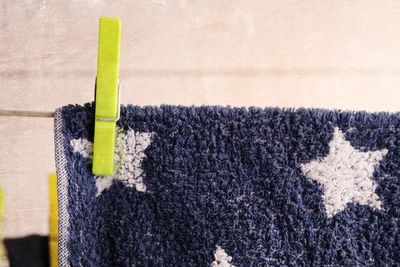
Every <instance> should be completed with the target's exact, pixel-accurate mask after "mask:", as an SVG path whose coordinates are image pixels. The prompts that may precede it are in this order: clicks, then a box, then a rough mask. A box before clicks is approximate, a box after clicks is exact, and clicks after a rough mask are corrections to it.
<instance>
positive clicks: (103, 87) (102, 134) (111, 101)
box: [92, 17, 121, 175]
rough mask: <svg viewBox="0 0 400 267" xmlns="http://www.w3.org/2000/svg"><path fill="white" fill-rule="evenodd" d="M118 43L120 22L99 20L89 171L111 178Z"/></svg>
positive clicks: (117, 78)
mask: <svg viewBox="0 0 400 267" xmlns="http://www.w3.org/2000/svg"><path fill="white" fill-rule="evenodd" d="M120 40H121V21H120V19H119V18H107V17H100V20H99V47H98V59H97V79H96V111H95V127H94V144H93V168H92V171H93V173H94V174H97V175H112V174H113V172H114V148H115V136H116V129H115V126H116V123H115V121H112V119H116V117H117V114H118V109H119V99H118V97H119V94H118V80H119V54H120V53H119V50H120ZM101 119H111V120H110V121H101Z"/></svg>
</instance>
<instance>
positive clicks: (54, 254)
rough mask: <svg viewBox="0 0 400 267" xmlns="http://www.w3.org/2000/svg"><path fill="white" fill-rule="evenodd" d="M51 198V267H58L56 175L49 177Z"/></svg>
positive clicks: (52, 174)
mask: <svg viewBox="0 0 400 267" xmlns="http://www.w3.org/2000/svg"><path fill="white" fill-rule="evenodd" d="M49 196H50V199H49V200H50V201H49V202H50V235H49V242H50V243H49V248H50V266H51V267H58V201H57V176H56V174H55V173H51V174H50V175H49Z"/></svg>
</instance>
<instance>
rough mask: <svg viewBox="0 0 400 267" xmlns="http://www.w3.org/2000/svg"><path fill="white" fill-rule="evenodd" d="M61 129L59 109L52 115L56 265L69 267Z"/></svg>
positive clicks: (66, 185) (67, 216)
mask: <svg viewBox="0 0 400 267" xmlns="http://www.w3.org/2000/svg"><path fill="white" fill-rule="evenodd" d="M63 128H64V124H63V119H62V109H61V108H60V109H57V110H56V111H55V113H54V146H55V159H56V169H57V192H58V265H59V266H70V263H69V252H68V239H69V231H68V230H69V214H68V211H67V208H68V184H69V178H68V173H67V170H66V166H67V159H66V156H65V147H64V138H63Z"/></svg>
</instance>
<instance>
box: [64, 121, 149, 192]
mask: <svg viewBox="0 0 400 267" xmlns="http://www.w3.org/2000/svg"><path fill="white" fill-rule="evenodd" d="M152 136H153V134H152V133H140V132H136V131H134V130H133V129H129V130H128V131H126V132H124V131H123V130H122V129H120V128H117V138H116V145H115V154H114V169H115V171H114V175H112V176H96V177H95V178H96V188H97V196H99V195H100V194H101V193H102V192H103V191H104V190H105V189H107V188H110V186H111V185H112V182H113V181H114V180H119V181H122V182H123V183H124V184H125V185H126V186H128V187H135V189H136V190H137V191H140V192H146V185H145V184H144V182H143V176H144V174H143V169H142V161H143V159H144V158H145V157H146V154H145V153H144V151H145V150H146V148H147V147H148V146H149V145H150V143H151V139H152ZM70 144H71V146H72V149H73V152H75V153H79V154H81V155H82V156H83V157H84V158H92V154H93V151H92V147H93V144H92V143H91V142H90V141H88V140H87V139H82V138H79V139H73V140H71V142H70Z"/></svg>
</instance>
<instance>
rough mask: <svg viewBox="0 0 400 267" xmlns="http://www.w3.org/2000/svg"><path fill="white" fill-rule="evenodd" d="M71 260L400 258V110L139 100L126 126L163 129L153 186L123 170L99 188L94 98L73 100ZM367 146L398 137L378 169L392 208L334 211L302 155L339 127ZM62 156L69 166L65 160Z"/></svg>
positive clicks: (68, 112)
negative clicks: (91, 155)
mask: <svg viewBox="0 0 400 267" xmlns="http://www.w3.org/2000/svg"><path fill="white" fill-rule="evenodd" d="M61 111H62V117H63V118H62V123H63V129H62V134H63V142H64V148H65V156H66V159H67V165H66V170H67V173H68V179H69V186H68V188H67V190H68V214H69V229H67V231H68V233H69V239H68V246H67V249H68V251H69V262H70V264H71V266H210V265H211V264H212V262H213V261H214V260H215V256H214V253H215V250H216V246H220V247H221V248H223V249H224V250H225V251H226V253H227V254H228V255H229V256H231V257H232V261H231V264H232V265H234V266H326V265H331V266H394V265H396V266H398V265H400V230H399V229H400V219H399V218H400V114H398V113H396V114H389V113H364V112H341V111H327V110H317V109H297V110H292V109H278V108H267V109H260V108H249V109H245V108H230V107H211V106H204V107H181V106H160V107H137V106H127V107H122V109H121V119H120V121H119V122H118V125H119V126H120V127H121V128H123V129H124V130H128V129H134V130H135V131H138V132H152V133H154V136H153V138H152V142H151V144H150V145H149V147H147V148H146V151H145V154H146V157H145V158H144V159H143V163H142V168H143V172H144V175H145V176H144V183H145V184H146V186H147V191H146V192H139V191H137V190H136V189H135V188H132V187H127V186H125V185H124V184H123V183H122V182H120V181H114V182H113V183H112V186H111V187H110V188H108V189H105V190H104V192H102V194H100V195H96V185H95V179H96V178H95V177H94V176H93V175H92V174H91V162H90V160H87V159H85V158H84V157H83V156H82V155H80V154H79V153H74V152H73V149H72V148H71V145H70V142H71V140H73V139H78V138H86V139H88V140H90V141H93V123H94V122H93V119H94V108H93V106H92V105H90V104H87V105H85V106H72V105H71V106H66V107H63V108H62V110H61ZM335 127H338V128H339V129H340V130H341V131H342V132H344V133H345V137H346V139H347V140H348V141H349V142H350V143H351V145H352V146H353V147H355V148H356V149H359V150H360V151H371V150H379V149H387V150H388V152H387V154H386V155H385V157H384V158H383V159H382V160H381V162H380V163H379V165H378V166H377V167H376V169H375V172H374V175H373V179H374V182H375V183H376V184H377V187H376V194H377V195H378V196H379V199H380V200H381V202H382V208H381V209H380V210H377V209H374V208H372V207H370V206H368V205H360V204H357V203H348V204H347V206H346V208H345V209H344V210H342V211H340V212H338V213H337V214H336V215H335V216H333V217H331V218H329V217H328V216H327V214H326V211H325V207H324V204H323V199H322V195H323V190H324V189H323V186H322V185H321V184H319V183H318V182H316V181H313V180H312V179H309V178H308V177H306V176H305V175H304V174H303V173H302V171H301V170H300V164H303V163H307V162H310V161H312V160H315V159H317V158H321V157H324V156H326V155H327V154H328V152H329V146H328V145H329V142H330V140H331V139H332V135H333V132H334V128H335ZM58 167H59V166H58Z"/></svg>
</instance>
